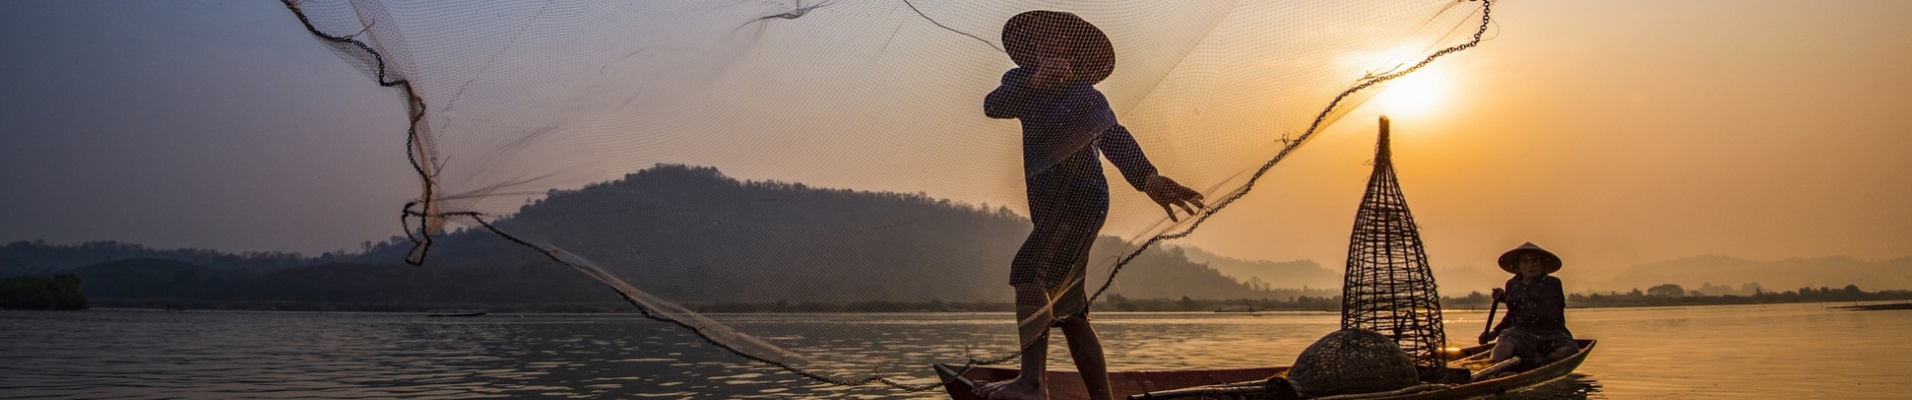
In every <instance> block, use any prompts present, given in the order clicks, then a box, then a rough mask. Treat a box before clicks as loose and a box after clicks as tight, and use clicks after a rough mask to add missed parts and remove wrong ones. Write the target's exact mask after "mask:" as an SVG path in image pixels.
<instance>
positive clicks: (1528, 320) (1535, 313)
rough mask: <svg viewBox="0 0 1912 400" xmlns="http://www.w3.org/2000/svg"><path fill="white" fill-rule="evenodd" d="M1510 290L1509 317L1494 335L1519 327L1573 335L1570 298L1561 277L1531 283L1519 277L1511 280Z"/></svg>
mask: <svg viewBox="0 0 1912 400" xmlns="http://www.w3.org/2000/svg"><path fill="white" fill-rule="evenodd" d="M1506 290H1507V300H1506V302H1507V316H1506V317H1505V318H1501V320H1500V324H1499V325H1495V326H1494V332H1500V331H1502V330H1505V329H1507V328H1509V327H1519V328H1520V329H1521V330H1523V331H1527V332H1529V333H1534V334H1550V333H1565V334H1567V335H1568V336H1569V337H1571V336H1572V335H1573V332H1571V331H1568V330H1567V316H1566V310H1567V296H1566V294H1565V292H1563V291H1562V290H1561V288H1560V278H1555V277H1554V276H1553V275H1542V276H1541V277H1539V278H1534V280H1533V281H1531V282H1528V281H1523V280H1521V279H1520V277H1519V276H1515V277H1514V278H1513V279H1508V280H1507V288H1506Z"/></svg>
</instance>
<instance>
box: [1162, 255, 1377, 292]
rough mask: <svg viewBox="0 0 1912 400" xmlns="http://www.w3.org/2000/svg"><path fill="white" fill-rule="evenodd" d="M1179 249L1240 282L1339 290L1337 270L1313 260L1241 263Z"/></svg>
mask: <svg viewBox="0 0 1912 400" xmlns="http://www.w3.org/2000/svg"><path fill="white" fill-rule="evenodd" d="M1179 249H1181V251H1182V254H1183V255H1184V256H1187V257H1188V260H1189V261H1193V262H1196V263H1202V264H1208V267H1209V268H1214V269H1215V270H1216V271H1219V272H1221V273H1222V274H1223V275H1228V276H1230V277H1233V278H1235V279H1237V280H1240V281H1243V282H1261V283H1265V284H1267V285H1268V286H1269V287H1276V288H1293V289H1299V288H1313V289H1333V290H1339V289H1340V288H1341V280H1342V279H1341V278H1342V277H1341V270H1340V269H1338V268H1337V269H1328V268H1324V267H1322V266H1321V264H1317V263H1315V262H1314V260H1305V259H1304V260H1294V261H1267V260H1243V259H1238V258H1231V257H1227V256H1220V255H1216V254H1215V253H1210V252H1208V251H1205V250H1202V249H1201V248H1199V247H1194V246H1181V247H1179Z"/></svg>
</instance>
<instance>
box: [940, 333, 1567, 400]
mask: <svg viewBox="0 0 1912 400" xmlns="http://www.w3.org/2000/svg"><path fill="white" fill-rule="evenodd" d="M1575 342H1577V343H1579V344H1580V352H1578V353H1574V354H1573V355H1572V356H1569V357H1567V358H1565V359H1561V360H1559V361H1554V362H1553V363H1550V364H1547V365H1543V366H1541V367H1540V368H1535V369H1533V370H1530V371H1526V372H1520V373H1516V374H1512V375H1506V376H1500V377H1492V378H1484V379H1480V380H1477V381H1472V382H1468V383H1465V384H1459V385H1437V384H1423V385H1418V386H1414V387H1412V388H1409V389H1407V390H1404V391H1396V392H1384V393H1371V394H1359V395H1342V396H1333V397H1334V398H1336V399H1360V400H1436V399H1466V398H1470V397H1476V396H1486V395H1496V394H1500V393H1506V392H1510V391H1515V390H1520V389H1523V388H1528V387H1532V386H1535V385H1538V384H1541V383H1545V382H1547V381H1552V380H1554V379H1558V378H1560V377H1564V376H1567V374H1568V373H1572V372H1573V370H1574V368H1578V367H1580V363H1581V362H1583V361H1586V359H1587V355H1588V354H1590V353H1592V352H1593V346H1594V344H1595V343H1596V341H1595V340H1592V339H1577V340H1575ZM1493 349H1494V347H1493V346H1492V345H1482V346H1475V347H1469V348H1465V349H1461V350H1460V353H1461V356H1462V357H1461V358H1460V359H1458V360H1455V361H1454V362H1451V363H1449V364H1448V365H1449V366H1450V367H1451V368H1466V369H1467V370H1468V371H1470V372H1478V371H1480V370H1481V369H1483V368H1488V367H1489V365H1488V364H1489V363H1488V362H1487V357H1488V356H1490V353H1492V351H1493ZM934 368H935V369H936V374H937V375H938V376H941V377H942V378H943V379H944V380H948V381H950V382H949V384H946V385H943V389H944V390H947V391H948V392H949V397H950V398H952V399H954V400H977V399H979V398H978V397H976V394H975V389H976V383H975V382H978V381H982V382H996V381H1003V380H1009V379H1015V378H1016V374H1017V370H1016V369H1014V368H997V367H974V368H970V369H969V371H967V372H963V373H962V376H961V377H960V378H958V379H953V380H952V379H950V378H952V377H956V375H957V372H956V370H957V368H961V367H960V366H950V365H948V364H936V365H935V366H934ZM1288 368H1289V366H1285V365H1284V366H1270V367H1254V368H1235V369H1203V370H1180V371H1114V372H1109V386H1110V390H1111V391H1113V392H1114V394H1115V397H1116V398H1123V397H1124V396H1126V397H1127V398H1129V399H1131V400H1135V399H1283V400H1285V399H1300V397H1296V396H1295V395H1294V394H1293V393H1287V394H1277V393H1273V392H1267V391H1254V390H1248V389H1246V388H1249V387H1250V386H1261V385H1260V383H1261V382H1264V381H1266V380H1267V379H1268V378H1270V377H1273V376H1276V375H1285V374H1286V373H1287V372H1288ZM1048 380H1049V398H1050V399H1054V400H1076V399H1087V398H1089V395H1088V393H1085V392H1084V391H1083V390H1084V386H1083V384H1082V376H1081V375H1080V374H1078V373H1076V372H1075V371H1063V370H1050V371H1049V376H1048Z"/></svg>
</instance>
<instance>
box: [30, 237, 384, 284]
mask: <svg viewBox="0 0 1912 400" xmlns="http://www.w3.org/2000/svg"><path fill="white" fill-rule="evenodd" d="M367 244H368V245H369V242H368V243H367ZM341 257H343V256H342V255H340V254H333V253H328V254H325V255H321V256H319V257H306V256H304V255H301V254H299V253H281V252H252V253H226V252H220V251H217V250H208V249H153V248H147V247H146V246H141V245H137V244H132V243H120V242H111V241H102V242H87V243H81V244H77V245H62V244H48V243H45V242H40V241H34V242H26V241H19V242H13V243H8V244H6V245H0V276H6V275H48V274H53V273H56V272H59V271H65V270H69V269H73V268H77V267H80V266H84V265H92V264H99V263H104V262H110V261H118V260H130V259H141V258H150V259H165V260H178V261H185V262H189V263H192V264H194V265H198V266H202V267H206V268H212V269H218V270H228V271H251V272H270V271H276V270H281V269H286V268H291V267H298V266H305V265H313V264H319V263H325V262H333V261H337V260H340V259H342V258H341Z"/></svg>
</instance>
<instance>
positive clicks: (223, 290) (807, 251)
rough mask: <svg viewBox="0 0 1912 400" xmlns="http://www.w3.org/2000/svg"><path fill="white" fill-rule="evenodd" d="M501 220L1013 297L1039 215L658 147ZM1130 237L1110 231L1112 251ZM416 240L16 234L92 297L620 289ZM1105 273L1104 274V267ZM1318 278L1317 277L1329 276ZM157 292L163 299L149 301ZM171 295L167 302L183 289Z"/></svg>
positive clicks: (1171, 257) (683, 269) (740, 259)
mask: <svg viewBox="0 0 1912 400" xmlns="http://www.w3.org/2000/svg"><path fill="white" fill-rule="evenodd" d="M493 223H494V224H495V225H496V226H498V227H499V228H501V229H503V230H505V231H507V232H512V233H514V234H516V235H520V236H523V237H525V238H530V239H533V240H540V241H548V243H555V244H556V245H557V246H558V247H560V248H562V249H565V250H566V251H569V252H572V253H575V254H578V255H583V256H586V257H588V258H590V259H592V260H594V261H596V262H599V263H602V264H604V265H603V266H605V267H607V268H608V269H611V270H612V271H613V272H615V273H617V274H618V275H620V276H621V277H623V278H624V279H625V280H626V282H628V283H631V284H632V285H634V286H637V287H639V288H640V289H642V290H645V291H647V292H650V293H653V294H655V295H658V296H660V297H663V298H666V299H671V300H674V301H679V302H685V303H693V304H694V303H774V302H782V301H790V302H800V301H801V302H854V301H872V300H876V301H930V300H942V301H950V302H976V301H986V302H1008V301H1010V300H1011V299H1012V298H1013V296H1012V293H1011V287H1010V286H1009V285H1008V268H1009V260H1010V258H1012V257H1013V256H1014V255H1015V252H1016V249H1017V247H1018V246H1019V245H1020V244H1021V242H1022V240H1023V239H1024V238H1025V237H1026V236H1027V235H1028V233H1029V230H1030V229H1031V228H1030V223H1029V221H1028V220H1027V219H1026V218H1023V217H1021V216H1019V215H1017V214H1015V213H1013V212H1010V211H1009V210H1007V209H1003V208H997V209H993V210H991V209H983V208H981V207H975V206H970V205H965V204H960V203H953V202H950V201H948V200H941V199H933V198H930V197H928V196H926V195H922V194H899V193H886V192H864V191H852V190H844V189H828V188H814V187H809V186H806V185H803V184H795V183H783V182H745V181H738V180H735V179H731V178H729V177H726V176H724V175H723V174H722V173H720V172H718V171H717V170H716V169H714V168H701V167H687V166H676V165H660V166H658V167H655V168H651V169H646V170H642V171H638V172H636V173H632V174H629V175H626V176H624V177H623V178H621V179H618V180H615V181H610V182H604V183H599V184H593V185H589V186H586V187H584V188H580V189H577V190H565V191H551V192H549V193H548V195H547V196H546V197H545V198H544V199H542V200H540V201H537V202H535V203H531V204H527V205H525V206H524V207H522V208H521V209H519V210H518V212H517V213H515V214H513V215H511V216H509V217H506V218H500V219H497V220H495V221H493ZM1118 244H1120V242H1119V239H1116V238H1113V237H1104V238H1102V239H1101V244H1100V245H1098V246H1097V254H1095V255H1094V257H1096V258H1097V259H1101V258H1103V257H1107V256H1110V255H1113V253H1114V252H1115V251H1117V249H1118V246H1117V245H1118ZM408 247H409V243H405V242H403V241H399V240H393V241H387V242H385V243H379V244H370V243H368V244H367V245H366V246H365V248H364V249H363V251H362V252H361V253H357V254H326V255H322V256H321V257H302V256H298V255H296V254H280V253H261V254H245V255H233V254H222V253H217V252H209V251H202V250H152V249H146V248H143V247H140V246H137V245H123V244H110V245H108V244H87V245H81V246H49V245H45V244H43V243H24V242H23V243H16V244H15V245H9V247H7V248H6V250H7V252H4V253H0V254H4V255H7V256H8V257H13V258H9V259H8V260H26V261H23V262H13V261H9V262H10V263H11V265H18V266H22V267H21V268H11V267H10V268H8V269H7V270H6V272H5V273H7V274H17V273H16V272H13V271H63V270H72V271H73V272H74V273H75V274H76V275H78V276H79V277H80V278H81V279H82V281H83V282H84V283H83V285H84V286H85V289H86V290H87V292H88V293H89V294H91V295H93V296H94V297H95V298H102V299H108V300H110V299H120V300H121V301H122V302H121V303H113V302H111V301H104V302H102V304H108V305H112V304H129V303H125V302H126V301H132V299H144V300H140V301H148V300H151V301H157V300H159V299H183V300H194V301H208V302H218V301H254V302H344V303H381V304H406V303H432V304H445V303H499V304H510V303H537V302H545V303H566V302H601V301H606V300H609V301H615V300H616V297H615V296H614V295H611V294H610V291H609V289H606V288H604V287H602V286H601V285H598V284H596V283H595V282H593V281H591V280H590V279H589V278H586V277H585V276H584V275H583V274H579V273H577V272H575V271H572V270H570V269H569V268H568V267H564V266H562V265H558V264H556V263H553V262H551V261H550V260H548V259H546V258H545V256H544V255H543V254H541V253H539V252H537V251H535V250H532V249H529V248H525V247H523V246H518V245H516V244H512V243H510V242H508V241H507V240H505V239H503V238H500V237H499V236H497V235H494V234H492V233H490V232H487V231H477V230H463V231H456V232H449V233H447V234H444V235H442V236H438V237H437V238H435V240H434V246H433V247H432V248H431V252H430V256H429V258H428V259H427V264H426V265H425V266H423V267H414V266H408V265H402V264H399V263H398V260H400V259H401V258H402V257H403V255H404V253H405V252H406V250H407V248H408ZM1100 279H1101V277H1094V278H1092V282H1095V283H1099V281H1100ZM1111 292H1112V293H1118V294H1122V295H1124V296H1127V297H1129V298H1138V299H1141V298H1180V297H1182V296H1190V297H1193V298H1271V299H1285V298H1292V297H1293V296H1295V295H1297V294H1298V293H1300V292H1297V291H1293V290H1268V289H1267V288H1266V287H1263V286H1259V285H1248V284H1243V283H1241V282H1238V281H1236V280H1234V279H1232V278H1229V277H1228V276H1225V275H1223V274H1221V273H1219V272H1217V271H1216V270H1214V269H1211V268H1209V267H1208V266H1205V265H1203V264H1201V263H1196V262H1192V261H1189V260H1188V258H1187V257H1186V256H1185V255H1184V254H1183V252H1182V251H1179V250H1176V251H1163V250H1150V251H1147V252H1144V253H1143V254H1142V255H1141V256H1140V257H1139V258H1138V259H1137V261H1136V262H1135V263H1133V264H1131V265H1130V266H1129V267H1128V268H1126V269H1125V270H1124V273H1123V275H1122V276H1120V277H1119V279H1118V283H1117V285H1116V286H1115V287H1114V288H1113V289H1112V290H1111ZM1316 295H1319V294H1316ZM135 304H157V303H152V302H148V303H135ZM169 304H170V303H169Z"/></svg>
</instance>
